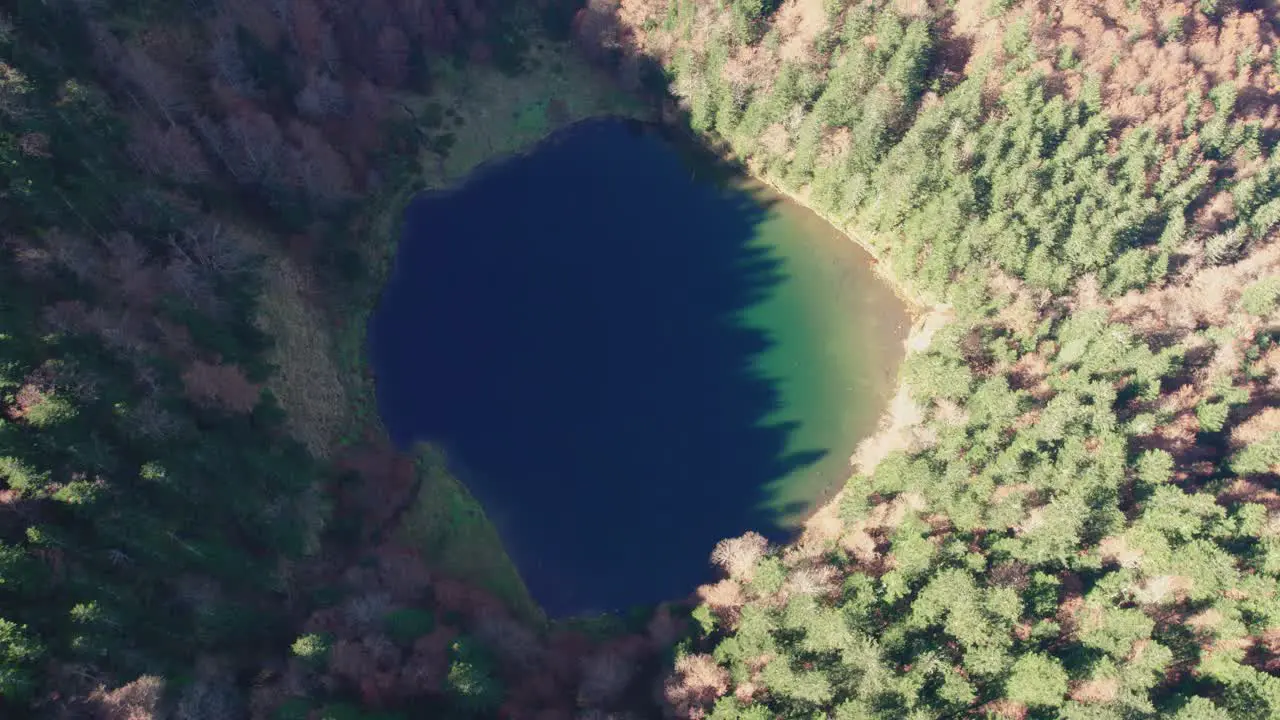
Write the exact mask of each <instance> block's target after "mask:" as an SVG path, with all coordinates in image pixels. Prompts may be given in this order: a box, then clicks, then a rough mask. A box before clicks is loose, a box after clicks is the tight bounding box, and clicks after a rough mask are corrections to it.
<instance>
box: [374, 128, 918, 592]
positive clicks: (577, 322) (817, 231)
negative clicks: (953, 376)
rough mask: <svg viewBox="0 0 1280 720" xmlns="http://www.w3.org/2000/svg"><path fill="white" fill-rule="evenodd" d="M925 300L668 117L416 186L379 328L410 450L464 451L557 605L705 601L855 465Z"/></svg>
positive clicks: (581, 134)
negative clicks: (692, 146) (720, 548)
mask: <svg viewBox="0 0 1280 720" xmlns="http://www.w3.org/2000/svg"><path fill="white" fill-rule="evenodd" d="M906 325H907V317H906V313H905V308H904V307H903V306H902V304H901V303H900V302H899V301H898V300H897V299H896V298H895V297H894V296H893V294H892V292H891V291H890V290H889V288H888V287H887V286H885V285H884V284H883V283H882V282H880V281H879V280H877V279H876V278H874V277H873V275H872V272H871V269H870V259H869V258H868V257H867V256H866V254H865V253H864V252H863V251H861V250H860V249H859V248H858V247H857V246H855V245H854V244H853V243H852V242H850V241H849V240H848V239H847V238H845V237H844V236H843V235H841V234H839V233H838V232H836V231H835V230H834V229H833V228H831V227H830V226H829V225H827V224H826V223H824V222H823V221H822V220H820V219H819V218H817V217H816V216H814V215H813V214H812V213H809V212H808V211H806V210H804V209H803V208H800V207H799V206H797V205H795V204H793V203H791V202H789V201H786V200H783V199H781V198H779V197H778V196H777V195H776V194H773V193H771V192H769V191H767V190H766V189H764V188H761V187H759V186H758V185H755V184H753V183H751V182H749V181H746V180H745V179H743V178H742V177H741V176H735V175H733V174H732V173H728V174H726V173H724V172H721V171H719V170H718V169H716V170H713V167H712V164H710V162H709V161H708V160H707V159H706V158H705V157H698V156H697V155H696V154H694V155H693V156H690V154H689V152H688V151H687V150H682V149H681V148H680V147H679V146H678V145H675V144H673V143H671V142H669V141H668V140H666V139H664V138H663V137H661V136H660V135H659V134H658V133H656V132H655V131H653V130H652V129H649V128H646V127H645V126H641V125H637V124H634V123H628V122H624V121H595V122H590V123H584V124H582V125H579V126H575V127H574V128H570V129H569V130H567V131H565V132H563V133H561V134H559V135H557V136H555V137H554V138H552V139H551V140H550V141H548V142H547V143H544V144H543V145H542V146H540V147H539V148H538V149H537V150H535V151H534V152H533V153H531V154H529V155H527V156H523V157H519V158H514V159H511V160H507V161H504V162H502V163H499V164H496V165H493V166H491V167H488V168H485V169H483V170H481V171H480V172H478V173H477V174H476V176H475V177H473V178H472V179H471V180H470V181H469V182H468V183H467V184H466V185H464V186H463V187H461V188H459V189H457V190H455V191H451V192H449V193H444V194H435V195H429V196H423V197H420V198H418V199H416V200H415V201H414V202H413V204H412V205H411V206H410V208H409V209H408V210H407V213H406V222H405V230H404V237H403V239H402V241H401V245H400V249H399V253H398V256H397V261H396V267H395V270H394V272H393V275H392V278H391V280H390V281H389V283H388V286H387V288H386V290H385V293H384V297H383V299H382V302H381V304H380V306H379V308H378V311H377V312H376V313H375V316H374V318H373V321H372V322H371V324H370V349H371V353H372V359H373V366H374V370H375V372H376V374H377V378H378V386H377V387H378V405H379V410H380V412H381V414H382V417H383V420H384V423H385V424H386V426H387V428H388V430H389V432H390V433H391V435H392V437H393V439H394V440H395V441H396V442H397V443H399V444H401V445H403V446H408V445H411V444H412V443H413V442H415V441H418V440H429V441H431V442H433V443H435V444H437V445H438V446H440V447H443V448H444V449H445V451H446V453H447V454H448V457H449V461H450V464H451V466H452V469H453V470H454V471H455V472H456V473H457V474H458V475H459V476H460V477H461V478H462V479H463V480H464V481H465V482H466V483H467V484H468V486H469V488H470V489H471V491H472V492H473V494H475V496H476V497H477V498H478V499H479V500H480V502H481V503H482V504H483V505H484V507H485V511H486V513H487V514H488V515H489V517H490V518H491V519H492V520H493V521H494V523H495V525H496V526H497V527H498V529H499V532H500V533H501V534H502V537H503V540H504V542H505V543H506V545H507V548H508V551H509V553H510V555H511V556H512V559H513V560H514V561H515V563H516V565H517V566H518V567H519V569H520V571H521V573H522V575H523V576H524V579H525V582H526V584H527V585H528V587H529V589H530V592H531V593H532V594H533V596H534V598H535V599H537V600H538V601H539V602H540V603H542V605H543V606H544V608H545V609H546V610H547V612H548V613H549V614H551V615H553V616H564V615H573V614H581V613H591V612H600V611H607V610H620V609H625V608H626V607H628V606H632V605H639V604H647V603H652V602H657V601H660V600H665V599H672V598H677V597H681V596H684V595H686V594H687V593H689V592H690V591H692V590H693V589H694V587H696V585H697V584H699V583H700V582H703V581H705V580H706V579H708V578H709V577H710V576H711V572H710V569H709V568H708V566H707V562H706V557H707V555H708V553H709V552H710V550H711V548H712V547H713V546H714V544H715V542H716V541H718V540H719V539H721V538H724V537H729V536H732V535H737V534H740V533H742V532H745V531H747V530H757V531H761V532H764V533H765V534H767V535H770V536H771V537H774V538H776V539H783V538H785V537H786V536H787V535H788V533H789V531H790V530H792V529H793V528H794V526H795V523H796V522H797V521H798V520H799V519H801V518H803V516H804V515H805V514H807V513H808V512H809V511H810V510H811V509H812V508H813V507H814V505H815V503H817V502H819V501H820V500H821V499H823V498H824V497H825V496H826V495H827V494H829V493H830V492H831V491H832V490H833V489H834V488H836V487H838V486H839V485H841V484H842V483H843V481H844V480H845V479H846V478H847V477H848V475H849V465H848V458H849V455H850V453H851V452H852V451H853V449H854V447H855V446H856V444H857V442H858V441H859V440H860V439H861V438H862V437H864V436H865V435H867V434H869V432H870V431H871V430H872V429H873V428H874V423H875V420H876V417H877V416H878V414H879V412H880V410H881V409H882V408H883V406H884V404H885V402H886V401H887V399H888V396H889V393H890V392H891V390H892V384H893V383H892V381H893V379H894V378H895V377H896V371H897V364H898V362H899V360H900V358H901V354H902V340H903V338H904V337H905V333H906Z"/></svg>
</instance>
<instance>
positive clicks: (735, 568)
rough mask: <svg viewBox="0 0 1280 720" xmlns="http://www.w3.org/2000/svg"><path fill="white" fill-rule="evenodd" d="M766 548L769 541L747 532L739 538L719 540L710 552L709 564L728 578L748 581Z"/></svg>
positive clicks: (761, 536) (759, 535)
mask: <svg viewBox="0 0 1280 720" xmlns="http://www.w3.org/2000/svg"><path fill="white" fill-rule="evenodd" d="M768 548H769V541H768V540H766V539H765V537H764V536H763V535H761V534H760V533H756V532H749V533H747V534H745V535H743V536H741V537H736V538H729V539H728V540H721V541H720V542H719V543H718V544H717V545H716V547H715V550H712V551H711V562H713V563H715V564H716V565H719V566H720V567H721V568H723V569H724V571H725V572H727V573H728V574H729V577H731V578H733V579H735V580H744V581H749V580H750V579H751V577H752V575H754V574H755V569H756V565H757V564H758V563H759V562H760V560H761V559H762V558H763V557H764V555H765V552H766V551H767V550H768Z"/></svg>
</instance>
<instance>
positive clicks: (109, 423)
mask: <svg viewBox="0 0 1280 720" xmlns="http://www.w3.org/2000/svg"><path fill="white" fill-rule="evenodd" d="M544 46H546V47H550V46H556V47H563V48H564V52H566V53H570V54H572V55H574V56H575V57H582V58H586V59H587V60H588V61H589V62H590V63H592V64H593V65H594V67H595V68H597V70H598V72H599V73H601V74H603V75H606V76H607V77H608V78H609V79H610V80H609V81H610V82H611V83H612V84H613V86H614V87H616V88H619V89H620V91H621V92H625V93H627V94H629V95H630V96H632V97H635V98H639V99H640V100H641V101H642V102H643V103H644V104H646V105H647V106H649V107H652V108H654V109H655V113H656V114H658V115H660V116H661V117H662V118H663V120H664V122H667V123H671V124H674V125H676V126H679V127H685V128H689V129H691V130H692V132H694V133H696V134H697V135H698V136H699V137H701V138H702V139H703V140H704V141H705V143H706V144H708V145H709V146H711V147H714V148H716V149H717V150H718V151H719V152H721V153H723V154H724V155H725V156H726V157H729V158H732V159H733V160H734V161H736V162H738V163H740V164H741V165H742V167H743V168H745V169H746V170H747V171H749V172H750V173H752V174H753V175H756V176H757V177H760V178H761V179H764V180H766V181H768V182H770V183H772V184H774V185H776V186H777V187H778V188H780V189H782V190H783V191H785V192H787V193H790V194H791V195H792V196H794V197H795V198H797V199H799V200H800V201H801V202H803V203H804V204H806V205H808V206H809V207H811V208H813V209H814V210H815V211H817V212H819V213H820V214H822V215H823V216H824V217H825V218H826V219H827V220H828V221H830V222H831V223H832V224H834V225H836V226H837V227H839V228H841V229H843V230H845V231H846V232H847V233H849V235H850V236H851V237H853V238H854V239H856V240H858V241H859V242H860V243H862V244H864V245H865V246H867V247H868V248H869V249H871V250H872V251H873V252H874V253H875V254H876V256H877V257H878V258H879V261H880V265H881V266H883V269H884V270H885V272H886V274H887V275H888V276H890V277H891V278H892V280H893V281H894V282H895V283H896V284H897V285H898V286H899V287H900V289H901V291H902V293H903V294H905V295H907V296H909V297H910V298H912V299H913V301H915V302H916V303H917V304H918V305H920V306H921V307H923V308H925V309H926V311H927V312H926V315H927V317H928V318H929V322H926V323H923V325H924V326H926V328H927V332H921V333H918V334H917V336H916V337H915V338H913V344H912V347H911V348H910V349H909V354H908V357H907V360H906V361H905V364H904V369H903V371H902V375H901V386H900V391H899V393H898V395H897V396H896V397H895V398H894V400H893V402H892V403H891V405H890V407H889V409H888V411H887V412H886V417H885V419H884V422H883V423H882V429H881V431H880V432H879V433H877V434H876V435H875V436H873V437H871V438H869V439H867V440H866V441H865V442H864V443H863V444H862V445H861V446H860V448H859V451H858V453H857V455H856V456H855V458H854V466H853V468H852V469H851V473H852V477H851V478H850V479H849V481H848V483H847V485H846V486H845V487H844V489H843V490H842V491H841V492H840V493H839V495H838V496H837V498H836V500H834V501H833V502H832V503H830V504H829V505H827V506H826V507H824V508H823V509H822V510H820V511H818V512H817V513H816V514H815V515H814V516H813V517H812V518H811V519H810V520H809V522H808V523H807V524H806V526H805V528H804V531H803V532H802V533H801V534H800V535H799V537H797V539H796V540H795V541H794V542H792V543H790V544H786V545H781V546H774V545H771V544H770V543H768V542H767V541H766V540H765V539H764V537H762V536H760V535H756V534H754V533H750V534H747V535H745V536H743V537H739V538H733V539H726V540H725V541H723V542H721V543H720V544H719V545H717V546H716V547H715V548H714V549H712V548H708V551H711V557H710V560H711V562H712V564H713V565H715V566H716V567H717V568H718V569H719V571H720V573H721V579H720V580H719V581H717V582H715V583H713V584H709V585H705V586H703V587H701V588H698V589H697V590H696V592H695V593H693V595H692V596H691V598H687V599H686V598H672V599H671V600H672V603H670V604H664V605H662V606H660V607H658V608H656V609H652V610H651V611H648V612H644V613H637V614H634V616H625V617H606V618H598V619H595V620H592V621H575V622H553V623H548V622H545V620H544V619H542V618H539V617H536V616H533V617H531V616H530V615H531V613H529V612H526V611H525V610H524V609H522V608H520V607H516V606H514V605H513V603H511V602H509V601H508V599H507V598H504V597H502V596H501V594H500V593H495V592H493V591H492V589H491V588H485V587H482V586H480V585H478V584H476V583H472V582H468V581H467V580H465V579H461V578H458V577H454V576H452V575H451V574H450V573H449V572H447V571H445V570H443V569H442V568H440V567H436V566H434V565H433V563H432V561H431V558H430V557H427V556H425V555H424V554H423V553H422V552H420V551H419V550H418V549H417V548H416V547H414V546H413V544H412V543H410V542H407V541H406V539H405V535H404V534H402V533H397V532H395V528H396V525H397V523H398V521H399V520H400V518H401V517H402V515H403V514H404V513H405V512H406V507H409V506H411V505H412V504H413V498H414V497H415V495H416V493H417V491H418V489H419V488H420V487H421V484H422V475H423V473H424V472H426V470H425V469H424V468H423V467H422V466H421V463H418V464H415V461H414V459H413V458H409V457H405V456H403V455H400V454H398V453H396V452H395V451H393V450H391V449H390V448H389V446H388V443H387V441H386V439H385V438H384V437H382V434H381V433H380V431H379V430H378V428H377V423H376V420H369V419H367V418H364V417H363V416H361V414H360V413H351V412H348V410H347V409H346V407H345V406H343V407H337V406H338V405H342V404H343V403H344V402H345V401H342V400H337V401H334V402H332V403H330V402H328V401H327V400H326V398H330V397H341V396H342V395H343V393H344V392H345V393H347V394H349V395H359V393H360V392H363V391H364V390H363V388H365V387H366V386H367V378H365V377H362V376H360V372H361V371H360V369H359V363H356V364H354V365H350V366H348V365H346V364H343V365H341V367H340V368H339V372H338V374H339V375H341V376H342V377H340V378H338V379H337V380H334V381H333V382H332V383H330V384H331V385H333V387H335V388H337V389H336V390H333V392H332V393H331V392H329V390H328V389H326V388H328V387H329V385H326V384H325V382H326V380H325V375H324V373H318V372H317V373H302V374H301V375H299V374H297V373H293V372H291V371H290V369H289V367H288V366H289V364H290V363H291V362H293V360H291V359H290V353H291V352H292V351H293V345H292V343H291V342H290V341H288V340H287V338H286V337H285V335H284V334H283V333H282V332H281V331H280V324H279V323H273V322H272V321H271V317H272V315H271V308H272V307H274V306H273V305H272V304H271V297H272V288H273V287H274V286H275V285H278V284H279V282H280V280H279V278H280V277H281V268H284V267H289V268H295V269H298V272H299V273H300V275H301V276H304V277H305V278H307V282H306V283H305V285H306V288H305V290H304V291H302V292H301V293H300V295H299V296H300V297H302V298H303V299H305V301H306V307H307V313H305V314H304V315H303V316H304V317H306V318H310V319H312V320H314V321H315V323H316V324H317V326H323V327H324V328H330V329H332V328H343V327H346V326H348V325H352V324H358V323H356V321H355V320H353V319H352V318H353V317H356V316H358V315H359V314H361V313H364V312H367V310H368V307H367V305H368V304H369V300H368V299H369V298H370V297H371V296H372V295H374V294H376V287H374V286H375V285H376V283H377V282H378V281H380V279H381V275H380V273H383V272H384V271H385V270H384V268H382V267H380V266H379V262H378V260H377V257H376V253H372V252H371V251H369V250H368V246H369V245H370V244H371V243H372V242H373V241H372V240H370V239H369V234H370V233H371V232H374V231H375V228H377V227H379V226H378V223H377V222H376V221H374V220H373V219H371V218H373V217H374V216H375V215H376V214H377V212H378V211H379V208H380V206H381V204H384V203H386V202H388V198H391V199H394V198H395V197H397V192H399V191H400V190H401V189H403V188H405V187H408V188H413V187H415V186H416V185H415V180H414V179H413V176H414V174H415V173H417V172H419V171H420V167H419V166H420V165H421V163H420V162H419V159H420V158H429V159H430V161H431V162H437V163H440V164H443V163H444V161H445V160H444V159H445V158H447V157H448V156H449V155H450V153H460V152H464V151H465V150H466V148H463V147H458V146H456V145H455V143H456V142H457V140H456V133H455V132H454V131H451V128H455V126H456V125H458V124H460V122H461V121H459V120H457V119H456V118H455V117H453V116H452V114H451V112H452V111H449V112H443V113H442V112H441V109H440V106H438V105H435V104H432V102H431V98H432V97H433V96H434V95H433V94H434V93H436V92H438V88H437V87H436V82H437V80H438V78H440V77H442V76H443V74H448V73H453V74H455V75H456V74H457V73H466V72H469V71H470V69H473V68H484V69H486V70H487V71H491V72H495V73H501V74H504V75H506V76H509V77H513V78H516V79H519V78H521V77H529V75H527V74H528V73H532V72H533V71H534V68H533V67H532V64H533V61H531V60H530V58H531V57H533V56H534V55H535V54H536V53H537V52H538V48H540V47H544ZM545 112H546V114H547V116H548V117H549V118H552V120H553V121H557V120H556V118H557V117H559V116H564V115H565V114H566V113H565V111H564V109H563V108H560V107H558V106H557V105H556V104H555V103H553V104H552V106H550V107H547V108H545ZM561 119H563V118H561ZM1278 141H1280V9H1278V8H1277V7H1276V6H1275V5H1274V4H1273V3H1269V2H1262V1H1256V2H1250V1H1248V0H1098V1H1096V2H1090V1H1088V0H1064V1H1063V2H1048V1H1042V0H946V1H943V0H931V1H926V0H781V1H778V0H589V1H588V2H586V3H582V2H575V1H574V0H541V1H540V2H535V3H519V2H515V0H363V1H362V2H350V1H348V0H188V1H187V2H162V1H161V0H5V2H3V3H0V163H2V164H3V171H2V175H0V177H2V178H3V181H4V182H3V186H2V188H0V717H5V718H9V717H14V718H23V717H40V718H44V717H49V718H93V719H95V720H157V719H159V718H174V719H175V720H206V719H207V720H221V719H223V718H254V719H255V720H256V719H257V718H263V719H271V720H294V719H297V720H303V719H306V720H348V719H350V720H359V719H362V718H363V719H373V718H379V719H382V720H391V719H393V718H394V719H399V720H414V719H416V718H449V717H454V718H472V717H476V718H490V717H503V718H513V719H520V720H523V719H524V718H529V719H533V718H538V719H544V718H545V719H547V720H550V719H552V718H620V719H621V718H648V717H662V716H666V717H673V718H715V719H716V720H729V719H732V718H750V719H758V720H765V719H767V718H835V719H837V720H855V719H858V718H911V719H913V720H925V719H932V718H1007V719H1012V720H1021V719H1023V718H1071V719H1074V720H1111V719H1115V720H1127V719H1129V718H1163V717H1169V718H1177V719H1178V720H1200V719H1206V720H1209V719H1215V718H1222V719H1224V720H1225V719H1228V718H1240V719H1245V718H1248V719H1257V720H1264V719H1267V718H1276V717H1280V345H1278V341H1280V242H1278V238H1280V148H1278ZM621 170H622V171H625V168H623V169H621ZM371 288H372V289H371ZM353 308H355V309H353ZM333 332H335V333H337V332H338V331H337V330H334V331H333ZM322 344H323V343H322ZM334 352H335V353H338V352H340V350H335V351H334ZM282 358H283V359H282ZM282 377H285V378H293V379H294V380H296V379H297V377H303V378H304V380H305V382H304V386H305V387H304V389H303V390H298V389H297V387H295V386H294V384H293V383H292V382H283V381H281V378H282ZM306 383H314V384H312V385H307V384H306ZM308 388H309V389H308ZM300 397H301V398H314V399H312V400H310V401H307V402H303V401H299V400H298V398H300ZM331 406H332V407H331ZM348 415H350V416H351V417H348ZM714 511H715V509H714V508H707V512H714Z"/></svg>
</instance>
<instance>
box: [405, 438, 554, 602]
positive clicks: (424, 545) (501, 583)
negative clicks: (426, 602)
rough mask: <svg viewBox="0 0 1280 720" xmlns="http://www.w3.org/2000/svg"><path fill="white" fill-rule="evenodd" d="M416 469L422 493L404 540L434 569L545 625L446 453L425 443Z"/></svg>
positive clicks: (408, 519)
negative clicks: (482, 591)
mask: <svg viewBox="0 0 1280 720" xmlns="http://www.w3.org/2000/svg"><path fill="white" fill-rule="evenodd" d="M417 466H418V473H419V475H420V476H421V478H422V490H421V491H420V492H419V494H418V498H417V501H416V502H415V503H414V505H413V506H412V507H411V508H409V510H408V511H407V512H405V514H404V519H403V520H402V521H401V525H400V538H401V539H402V540H404V541H405V542H407V543H409V544H411V545H413V546H414V547H417V548H420V549H422V551H423V552H424V553H425V555H426V557H428V558H430V559H431V564H432V566H433V567H436V568H438V569H439V570H440V571H442V572H444V573H447V574H449V575H450V576H452V577H456V578H458V579H460V580H464V581H467V582H469V583H472V584H474V585H477V586H479V587H482V588H484V589H485V590H488V591H489V592H491V593H493V594H494V595H495V596H497V597H499V598H501V599H502V601H503V602H505V603H506V604H507V607H509V608H510V609H511V611H512V612H514V613H515V614H516V615H517V616H518V617H520V618H521V619H523V620H525V621H526V622H529V623H532V624H542V623H543V622H545V619H546V618H545V616H544V615H543V613H542V609H541V608H540V607H538V604H537V603H536V602H534V600H533V598H532V597H530V596H529V591H528V589H526V588H525V585H524V581H523V580H521V579H520V573H519V572H518V571H517V570H516V568H515V565H513V564H512V563H511V558H510V557H508V556H507V552H506V550H505V549H504V548H503V545H502V539H501V538H500V537H499V536H498V531H497V529H496V528H494V526H493V523H491V522H489V520H488V518H486V517H485V514H484V510H482V509H481V507H480V503H479V502H477V501H476V499H475V498H474V497H472V495H471V493H470V492H468V491H467V487H466V485H464V484H463V483H462V482H460V481H459V480H458V479H457V478H456V477H455V476H454V475H453V474H452V473H450V472H449V469H448V462H447V461H446V459H445V456H444V454H443V453H442V452H441V451H439V450H438V449H436V448H435V447H432V446H431V445H429V444H426V443H424V444H422V445H420V446H419V447H418V458H417Z"/></svg>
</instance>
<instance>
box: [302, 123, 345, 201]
mask: <svg viewBox="0 0 1280 720" xmlns="http://www.w3.org/2000/svg"><path fill="white" fill-rule="evenodd" d="M289 135H290V137H292V138H293V140H294V141H295V142H296V143H297V144H296V146H294V147H293V148H291V150H290V162H291V164H292V169H291V170H290V171H289V175H290V176H292V177H295V178H297V179H298V182H299V183H300V184H301V186H302V188H303V190H304V191H305V192H306V193H307V195H308V196H309V197H310V198H311V199H312V200H314V201H316V202H317V203H318V204H322V205H327V204H330V203H334V202H338V201H341V200H344V199H346V198H347V197H350V195H351V190H352V187H351V186H352V183H351V172H350V170H349V169H348V167H347V161H346V160H345V159H344V158H343V157H342V155H340V154H338V151H337V150H334V149H333V146H332V145H330V144H329V141H328V140H326V139H325V137H324V135H323V134H321V132H320V131H319V130H317V129H316V128H314V127H312V126H310V125H307V124H306V123H302V122H299V121H297V120H295V121H293V122H292V123H291V124H290V125H289Z"/></svg>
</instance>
